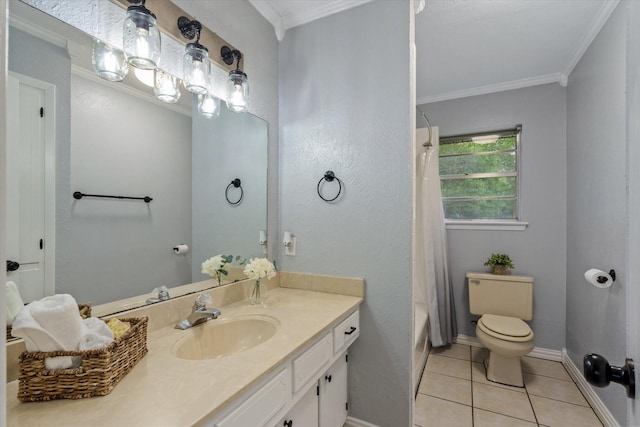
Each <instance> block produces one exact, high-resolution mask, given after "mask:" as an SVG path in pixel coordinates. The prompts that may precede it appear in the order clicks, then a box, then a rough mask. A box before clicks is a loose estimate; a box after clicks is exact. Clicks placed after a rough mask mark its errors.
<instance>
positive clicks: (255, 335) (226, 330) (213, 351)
mask: <svg viewBox="0 0 640 427" xmlns="http://www.w3.org/2000/svg"><path fill="white" fill-rule="evenodd" d="M278 325H279V322H278V321H277V320H276V319H274V318H271V317H267V316H252V317H243V318H238V319H231V320H215V319H214V320H209V321H208V322H207V323H205V324H204V325H198V326H194V327H193V328H191V329H190V330H189V331H188V332H187V334H188V335H187V336H185V337H182V338H180V339H179V340H178V342H177V343H176V344H175V345H174V346H173V354H175V355H176V357H179V358H180V359H188V360H204V359H214V358H217V357H223V356H230V355H233V354H238V353H241V352H243V351H245V350H248V349H250V348H253V347H255V346H257V345H259V344H262V343H263V342H265V341H267V340H269V339H270V338H271V337H272V336H273V335H274V334H275V333H276V331H277V329H278Z"/></svg>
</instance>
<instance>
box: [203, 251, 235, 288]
mask: <svg viewBox="0 0 640 427" xmlns="http://www.w3.org/2000/svg"><path fill="white" fill-rule="evenodd" d="M231 261H233V255H216V256H214V257H211V258H209V259H208V260H206V261H205V262H203V263H202V273H203V274H208V275H209V276H211V277H216V278H217V279H218V285H220V283H221V280H220V279H221V278H222V275H225V276H226V275H227V274H229V272H228V271H227V270H226V266H227V264H230V263H231Z"/></svg>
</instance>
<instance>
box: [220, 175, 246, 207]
mask: <svg viewBox="0 0 640 427" xmlns="http://www.w3.org/2000/svg"><path fill="white" fill-rule="evenodd" d="M232 186H233V187H234V188H240V198H239V199H238V200H236V201H235V202H232V201H231V200H229V189H230V188H231V187H232ZM224 197H225V199H227V202H229V204H230V205H237V204H239V203H240V202H241V201H242V197H244V190H243V189H242V183H241V182H240V178H236V179H234V180H233V181H231V183H230V184H229V185H227V189H226V190H225V191H224Z"/></svg>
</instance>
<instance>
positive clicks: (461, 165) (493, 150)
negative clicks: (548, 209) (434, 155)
mask: <svg viewBox="0 0 640 427" xmlns="http://www.w3.org/2000/svg"><path fill="white" fill-rule="evenodd" d="M519 133H520V128H519V127H518V128H517V129H514V130H511V131H500V132H492V133H483V134H476V135H463V136H453V137H443V138H441V139H440V185H441V188H442V203H443V207H444V216H445V218H446V219H451V220H463V219H464V220H469V219H488V220H491V219H518V218H517V201H518V142H519V139H520V138H519Z"/></svg>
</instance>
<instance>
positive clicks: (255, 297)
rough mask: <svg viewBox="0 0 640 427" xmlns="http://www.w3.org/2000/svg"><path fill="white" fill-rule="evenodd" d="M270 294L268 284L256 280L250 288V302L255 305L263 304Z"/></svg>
mask: <svg viewBox="0 0 640 427" xmlns="http://www.w3.org/2000/svg"><path fill="white" fill-rule="evenodd" d="M268 296H269V289H268V288H267V285H265V284H264V283H261V282H260V279H258V280H256V283H254V284H253V286H251V288H250V289H249V302H250V303H251V304H253V305H258V304H263V303H264V302H265V301H266V300H267V297H268Z"/></svg>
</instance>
